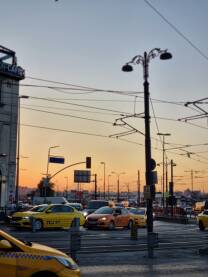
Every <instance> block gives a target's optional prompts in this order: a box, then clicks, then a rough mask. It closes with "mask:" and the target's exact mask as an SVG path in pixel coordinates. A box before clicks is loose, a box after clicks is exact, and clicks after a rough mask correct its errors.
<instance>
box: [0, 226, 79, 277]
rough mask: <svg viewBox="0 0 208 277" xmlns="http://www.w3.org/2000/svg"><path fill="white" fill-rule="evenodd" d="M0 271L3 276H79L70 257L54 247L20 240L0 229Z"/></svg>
mask: <svg viewBox="0 0 208 277" xmlns="http://www.w3.org/2000/svg"><path fill="white" fill-rule="evenodd" d="M0 271H1V276H2V277H5V276H8V277H15V276H21V277H33V276H36V277H44V276H45V277H46V276H47V277H54V276H56V277H67V276H68V277H80V269H79V268H78V265H77V264H76V263H75V262H74V261H73V260H72V258H71V257H69V256H67V255H66V254H65V253H63V252H61V251H59V250H56V249H54V248H51V247H48V246H45V245H41V244H37V243H32V242H26V241H20V240H18V239H16V238H15V237H13V236H11V235H9V234H8V233H6V232H4V231H2V230H0Z"/></svg>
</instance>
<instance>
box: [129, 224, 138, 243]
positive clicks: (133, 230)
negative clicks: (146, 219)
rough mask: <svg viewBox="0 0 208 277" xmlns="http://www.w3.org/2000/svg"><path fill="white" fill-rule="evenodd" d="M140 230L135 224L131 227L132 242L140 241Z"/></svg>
mask: <svg viewBox="0 0 208 277" xmlns="http://www.w3.org/2000/svg"><path fill="white" fill-rule="evenodd" d="M137 231H138V228H137V225H136V224H135V222H133V224H132V225H131V230H130V238H131V240H137V239H138V232H137Z"/></svg>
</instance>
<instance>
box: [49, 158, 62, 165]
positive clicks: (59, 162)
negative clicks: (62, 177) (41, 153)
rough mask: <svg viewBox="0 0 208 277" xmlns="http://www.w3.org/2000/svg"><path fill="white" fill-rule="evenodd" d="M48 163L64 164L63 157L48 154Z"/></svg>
mask: <svg viewBox="0 0 208 277" xmlns="http://www.w3.org/2000/svg"><path fill="white" fill-rule="evenodd" d="M49 163H56V164H64V157H59V156H50V157H49Z"/></svg>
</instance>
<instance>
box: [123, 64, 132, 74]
mask: <svg viewBox="0 0 208 277" xmlns="http://www.w3.org/2000/svg"><path fill="white" fill-rule="evenodd" d="M122 71H124V72H131V71H133V67H132V66H131V65H130V64H128V63H127V64H125V65H124V66H123V67H122Z"/></svg>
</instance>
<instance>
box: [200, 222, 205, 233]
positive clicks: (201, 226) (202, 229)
mask: <svg viewBox="0 0 208 277" xmlns="http://www.w3.org/2000/svg"><path fill="white" fill-rule="evenodd" d="M199 229H200V230H201V231H204V229H205V227H204V224H203V222H202V221H199Z"/></svg>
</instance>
